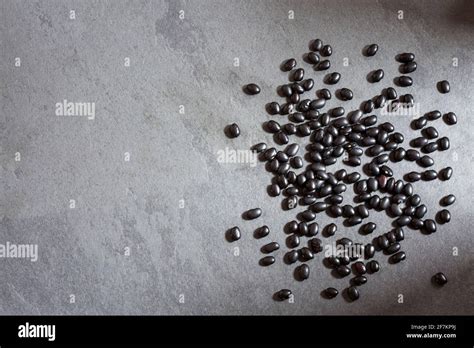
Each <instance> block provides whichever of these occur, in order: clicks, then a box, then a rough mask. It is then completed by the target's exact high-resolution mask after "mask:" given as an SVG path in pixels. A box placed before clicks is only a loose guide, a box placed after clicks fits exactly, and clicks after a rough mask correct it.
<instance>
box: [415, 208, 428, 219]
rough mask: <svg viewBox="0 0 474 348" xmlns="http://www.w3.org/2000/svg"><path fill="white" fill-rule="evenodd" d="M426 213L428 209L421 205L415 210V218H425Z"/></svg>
mask: <svg viewBox="0 0 474 348" xmlns="http://www.w3.org/2000/svg"><path fill="white" fill-rule="evenodd" d="M427 211H428V209H427V208H426V205H424V204H422V205H420V206H418V207H417V208H416V210H415V217H416V218H418V219H421V218H423V217H424V216H425V214H426V212H427Z"/></svg>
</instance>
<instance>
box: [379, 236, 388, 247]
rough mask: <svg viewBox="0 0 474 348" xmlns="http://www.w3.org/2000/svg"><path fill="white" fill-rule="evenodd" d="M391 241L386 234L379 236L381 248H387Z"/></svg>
mask: <svg viewBox="0 0 474 348" xmlns="http://www.w3.org/2000/svg"><path fill="white" fill-rule="evenodd" d="M389 244H390V242H389V241H388V239H387V237H386V236H384V235H381V236H379V237H377V245H378V246H379V247H380V249H383V250H385V249H387V248H388V246H389Z"/></svg>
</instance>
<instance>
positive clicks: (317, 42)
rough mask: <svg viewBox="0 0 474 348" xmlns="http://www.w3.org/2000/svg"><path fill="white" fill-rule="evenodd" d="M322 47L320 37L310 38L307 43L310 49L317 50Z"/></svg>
mask: <svg viewBox="0 0 474 348" xmlns="http://www.w3.org/2000/svg"><path fill="white" fill-rule="evenodd" d="M322 47H323V42H322V41H321V40H320V39H316V40H312V41H311V42H310V45H309V49H310V50H311V51H319V50H321V48H322Z"/></svg>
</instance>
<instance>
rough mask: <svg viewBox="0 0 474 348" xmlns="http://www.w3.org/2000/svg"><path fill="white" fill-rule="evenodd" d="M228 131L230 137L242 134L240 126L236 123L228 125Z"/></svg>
mask: <svg viewBox="0 0 474 348" xmlns="http://www.w3.org/2000/svg"><path fill="white" fill-rule="evenodd" d="M227 133H228V136H229V138H237V137H238V136H239V135H240V128H239V126H238V125H237V124H236V123H232V124H231V125H229V126H227Z"/></svg>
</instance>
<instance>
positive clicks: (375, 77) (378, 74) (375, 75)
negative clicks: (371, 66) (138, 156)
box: [370, 69, 384, 82]
mask: <svg viewBox="0 0 474 348" xmlns="http://www.w3.org/2000/svg"><path fill="white" fill-rule="evenodd" d="M383 77H384V71H383V70H382V69H378V70H375V71H373V72H372V73H371V75H370V82H379V81H380V80H382V79H383Z"/></svg>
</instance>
